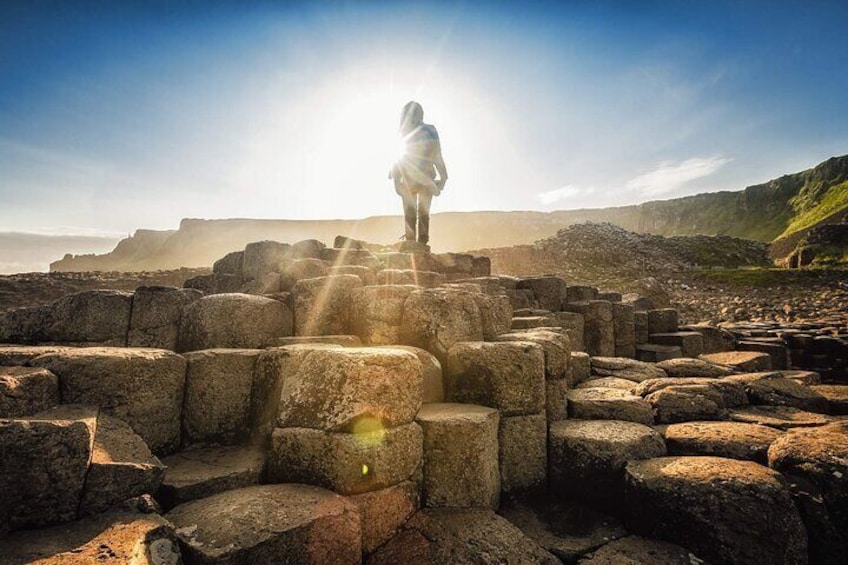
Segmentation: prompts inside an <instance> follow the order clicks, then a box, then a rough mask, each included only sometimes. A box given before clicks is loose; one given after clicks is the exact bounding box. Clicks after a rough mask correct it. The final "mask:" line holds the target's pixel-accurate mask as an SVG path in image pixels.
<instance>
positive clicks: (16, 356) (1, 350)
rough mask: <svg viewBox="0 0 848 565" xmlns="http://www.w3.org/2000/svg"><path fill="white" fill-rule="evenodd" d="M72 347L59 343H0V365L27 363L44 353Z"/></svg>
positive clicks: (8, 365)
mask: <svg viewBox="0 0 848 565" xmlns="http://www.w3.org/2000/svg"><path fill="white" fill-rule="evenodd" d="M69 349H74V348H73V347H68V346H61V345H0V367H16V366H23V365H27V364H29V362H30V361H31V360H33V359H35V358H36V357H39V356H41V355H44V354H45V353H59V352H62V351H68V350H69Z"/></svg>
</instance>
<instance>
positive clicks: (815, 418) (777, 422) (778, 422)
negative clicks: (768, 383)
mask: <svg viewBox="0 0 848 565" xmlns="http://www.w3.org/2000/svg"><path fill="white" fill-rule="evenodd" d="M729 415H730V419H731V420H734V421H737V422H747V423H750V424H760V425H763V426H769V427H772V428H778V429H781V430H786V429H789V428H807V427H813V426H821V425H824V424H827V423H829V422H830V418H828V417H827V416H823V415H821V414H816V413H814V412H806V411H804V410H799V409H798V408H792V407H791V406H745V407H741V408H734V409H733V410H731V411H730V414H729Z"/></svg>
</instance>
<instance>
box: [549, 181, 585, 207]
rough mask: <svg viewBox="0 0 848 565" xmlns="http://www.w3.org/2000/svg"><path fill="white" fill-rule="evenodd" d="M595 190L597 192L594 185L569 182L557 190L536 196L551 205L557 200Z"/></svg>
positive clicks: (567, 198)
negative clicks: (578, 184)
mask: <svg viewBox="0 0 848 565" xmlns="http://www.w3.org/2000/svg"><path fill="white" fill-rule="evenodd" d="M593 192H595V189H594V188H592V187H585V186H583V187H581V186H577V185H574V184H567V185H565V186H562V187H560V188H557V189H555V190H549V191H547V192H541V193H539V194H537V195H536V197H537V198H538V199H539V202H541V203H542V204H544V205H545V206H550V205H551V204H555V203H556V202H561V201H563V200H570V199H572V198H575V197H577V196H588V195H590V194H592V193H593Z"/></svg>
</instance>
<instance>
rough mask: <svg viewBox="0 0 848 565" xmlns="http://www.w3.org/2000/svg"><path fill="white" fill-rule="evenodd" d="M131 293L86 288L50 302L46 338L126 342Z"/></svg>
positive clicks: (85, 341) (113, 343)
mask: <svg viewBox="0 0 848 565" xmlns="http://www.w3.org/2000/svg"><path fill="white" fill-rule="evenodd" d="M132 303H133V294H132V293H131V292H121V291H117V290H86V291H83V292H77V293H74V294H69V295H66V296H64V297H62V298H60V299H59V300H57V301H56V302H54V303H53V305H52V307H51V309H50V318H49V325H48V327H47V328H46V337H47V339H46V340H45V341H52V342H62V343H91V344H102V345H111V346H118V347H123V346H125V345H126V344H127V328H129V326H130V311H131V310H132Z"/></svg>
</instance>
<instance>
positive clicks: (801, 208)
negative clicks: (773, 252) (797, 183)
mask: <svg viewBox="0 0 848 565" xmlns="http://www.w3.org/2000/svg"><path fill="white" fill-rule="evenodd" d="M817 192H818V194H816V195H815V196H812V195H811V194H809V193H805V192H803V191H802V192H801V193H799V194H798V196H796V197H794V198H793V199H792V200H791V201H790V203H791V204H792V205H793V207H794V208H795V209H796V215H795V216H794V217H793V218H792V221H791V222H790V223H789V225H788V226H786V229H785V230H783V233H781V234H780V236H778V237H787V236H789V235H792V234H793V233H796V232H799V231H801V230H805V229H809V228H811V227H813V226H815V225H816V224H818V223H820V222H822V221H824V220H827V219H828V218H829V217H831V216H833V215H834V214H838V213H839V212H842V211H844V210H846V209H848V181H846V182H842V183H839V184H836V185H832V186H827V187H823V188H821V189H819V190H818V191H817Z"/></svg>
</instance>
